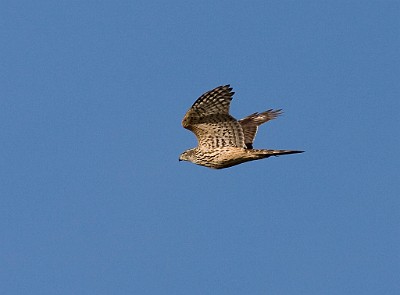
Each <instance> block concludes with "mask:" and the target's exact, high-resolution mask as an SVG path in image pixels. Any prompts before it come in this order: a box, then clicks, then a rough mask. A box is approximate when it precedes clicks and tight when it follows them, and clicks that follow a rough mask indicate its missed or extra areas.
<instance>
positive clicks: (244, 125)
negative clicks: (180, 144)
mask: <svg viewBox="0 0 400 295" xmlns="http://www.w3.org/2000/svg"><path fill="white" fill-rule="evenodd" d="M233 94H234V92H232V88H230V86H229V85H225V86H219V87H217V88H215V89H213V90H210V91H208V92H206V93H204V94H203V95H202V96H200V97H199V98H198V99H197V100H196V102H195V103H194V104H193V105H192V107H191V108H190V109H189V110H188V111H187V113H186V115H185V117H184V118H183V120H182V126H183V127H184V128H186V129H189V130H190V131H192V132H193V133H194V134H195V135H196V137H197V140H198V146H197V147H195V148H192V149H189V150H187V151H185V152H183V153H182V154H181V155H180V157H179V160H180V161H189V162H192V163H194V164H197V165H201V166H206V167H209V168H215V169H222V168H227V167H231V166H234V165H237V164H241V163H244V162H248V161H254V160H258V159H264V158H268V157H270V156H279V155H288V154H296V153H302V152H303V151H292V150H265V149H253V142H254V138H255V136H256V133H257V130H258V126H260V125H261V124H263V123H265V122H268V121H269V120H272V119H275V118H276V117H278V116H279V115H280V114H282V111H281V110H280V109H279V110H272V109H270V110H268V111H265V112H263V113H254V114H251V115H249V116H247V117H245V118H243V119H241V120H239V121H238V120H236V119H235V118H234V117H232V116H231V115H230V114H229V107H230V103H231V100H232V96H233Z"/></svg>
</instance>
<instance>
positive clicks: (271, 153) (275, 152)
mask: <svg viewBox="0 0 400 295" xmlns="http://www.w3.org/2000/svg"><path fill="white" fill-rule="evenodd" d="M252 153H253V154H255V155H257V156H259V157H260V158H268V157H271V156H280V155H291V154H300V153H304V151H292V150H252Z"/></svg>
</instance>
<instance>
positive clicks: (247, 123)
mask: <svg viewBox="0 0 400 295" xmlns="http://www.w3.org/2000/svg"><path fill="white" fill-rule="evenodd" d="M281 114H282V110H272V109H271V110H268V111H265V112H263V113H254V114H251V115H250V116H247V117H246V118H244V119H241V120H239V123H240V125H241V126H242V129H243V133H244V143H245V144H246V147H247V148H248V149H252V148H253V142H254V138H255V137H256V134H257V130H258V126H260V125H261V124H263V123H265V122H268V121H269V120H272V119H275V118H276V117H278V116H279V115H281Z"/></svg>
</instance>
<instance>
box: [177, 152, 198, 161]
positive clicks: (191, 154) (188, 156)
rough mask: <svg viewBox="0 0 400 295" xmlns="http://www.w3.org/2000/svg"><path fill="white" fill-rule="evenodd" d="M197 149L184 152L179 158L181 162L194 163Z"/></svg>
mask: <svg viewBox="0 0 400 295" xmlns="http://www.w3.org/2000/svg"><path fill="white" fill-rule="evenodd" d="M194 150H195V149H190V150H187V151H184V152H183V153H182V154H181V155H180V156H179V161H189V162H194V160H195V158H196V156H195V154H194V152H195V151H194Z"/></svg>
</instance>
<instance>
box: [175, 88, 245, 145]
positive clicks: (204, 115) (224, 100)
mask: <svg viewBox="0 0 400 295" xmlns="http://www.w3.org/2000/svg"><path fill="white" fill-rule="evenodd" d="M233 94H234V92H232V88H230V87H229V85H225V86H219V87H217V88H215V89H213V90H211V91H208V92H206V93H204V94H203V95H202V96H200V97H199V98H198V99H197V100H196V102H195V103H194V104H193V105H192V107H191V108H190V109H189V110H188V111H187V113H186V115H185V117H184V118H183V120H182V126H183V127H184V128H186V129H189V130H190V131H192V132H193V133H194V134H195V135H196V137H197V140H198V142H199V147H200V148H207V149H212V148H217V147H224V146H234V147H245V144H244V134H243V130H242V127H241V125H240V123H239V122H238V121H237V120H236V119H235V118H233V117H232V116H231V115H230V114H229V106H230V103H231V100H232V96H233Z"/></svg>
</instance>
